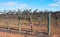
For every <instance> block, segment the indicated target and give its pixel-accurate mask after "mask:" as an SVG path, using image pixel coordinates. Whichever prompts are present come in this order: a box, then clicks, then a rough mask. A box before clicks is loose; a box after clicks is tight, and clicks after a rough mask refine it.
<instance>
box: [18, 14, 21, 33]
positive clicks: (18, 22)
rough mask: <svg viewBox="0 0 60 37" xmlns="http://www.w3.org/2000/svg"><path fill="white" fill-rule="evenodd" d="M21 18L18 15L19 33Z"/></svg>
mask: <svg viewBox="0 0 60 37" xmlns="http://www.w3.org/2000/svg"><path fill="white" fill-rule="evenodd" d="M20 30H21V29H20V16H19V15H18V31H19V32H20Z"/></svg>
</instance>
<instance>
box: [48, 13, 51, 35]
mask: <svg viewBox="0 0 60 37" xmlns="http://www.w3.org/2000/svg"><path fill="white" fill-rule="evenodd" d="M50 18H51V13H48V35H50V21H51V20H50Z"/></svg>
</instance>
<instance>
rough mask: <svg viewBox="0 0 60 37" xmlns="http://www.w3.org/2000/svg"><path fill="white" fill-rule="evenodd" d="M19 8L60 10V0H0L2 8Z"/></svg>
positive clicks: (0, 7) (0, 8)
mask: <svg viewBox="0 0 60 37" xmlns="http://www.w3.org/2000/svg"><path fill="white" fill-rule="evenodd" d="M17 9H20V10H24V9H32V10H35V9H39V10H41V11H42V10H48V11H60V0H0V10H17Z"/></svg>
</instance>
